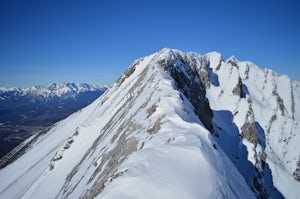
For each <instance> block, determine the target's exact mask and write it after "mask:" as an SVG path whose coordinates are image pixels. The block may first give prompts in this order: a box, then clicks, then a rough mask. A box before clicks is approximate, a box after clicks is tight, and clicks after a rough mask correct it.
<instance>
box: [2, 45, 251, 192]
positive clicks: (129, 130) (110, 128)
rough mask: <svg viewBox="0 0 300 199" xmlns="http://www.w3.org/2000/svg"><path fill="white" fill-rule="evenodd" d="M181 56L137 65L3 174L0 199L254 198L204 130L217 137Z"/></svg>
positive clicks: (166, 54)
mask: <svg viewBox="0 0 300 199" xmlns="http://www.w3.org/2000/svg"><path fill="white" fill-rule="evenodd" d="M174 53H175V54H174ZM177 55H180V52H177V51H172V50H168V49H164V50H162V51H160V52H158V53H155V54H153V55H151V56H148V57H145V58H142V59H140V60H137V61H136V62H134V63H133V65H132V66H131V67H130V68H129V69H128V70H127V71H126V72H125V73H124V75H122V76H121V78H120V79H119V80H118V81H117V82H116V83H115V84H114V85H113V87H112V88H110V89H109V90H108V91H107V92H106V93H105V94H104V95H103V96H101V97H100V98H99V99H97V100H96V101H95V102H94V103H92V104H91V105H90V106H88V107H87V108H85V109H83V110H81V111H80V112H77V113H75V114H73V115H71V116H70V117H69V118H67V119H65V120H63V121H61V122H59V123H57V124H56V126H55V127H53V128H52V129H51V130H50V131H49V132H48V133H47V134H45V135H42V136H41V137H40V138H38V139H37V140H36V141H35V142H34V143H33V144H32V148H31V149H30V150H29V151H28V152H27V153H25V154H24V155H23V156H22V157H20V158H19V159H18V160H16V161H15V162H14V163H12V164H11V165H9V166H7V167H6V168H4V169H2V170H0V179H6V180H5V181H4V180H1V182H0V197H1V198H55V197H58V198H66V197H67V198H93V197H96V198H199V197H201V198H224V197H228V198H253V197H254V194H253V192H251V190H250V188H249V187H248V186H247V184H246V182H245V180H244V179H243V177H242V176H241V175H240V173H239V172H238V170H237V168H236V167H235V166H234V165H233V164H232V162H231V161H230V160H229V159H228V158H227V156H226V155H225V154H224V152H223V151H222V150H221V149H220V148H219V147H218V146H217V144H216V143H215V141H214V139H213V138H212V136H211V134H210V132H209V131H208V130H207V129H206V128H205V127H204V126H207V128H208V129H210V130H212V129H211V127H212V125H210V124H209V120H210V118H211V117H212V115H211V112H210V111H211V110H210V109H208V108H209V107H205V106H206V105H207V104H208V103H207V100H206V99H205V98H202V99H201V97H199V99H198V100H200V101H203V102H201V103H198V102H197V100H196V99H194V96H193V95H192V93H191V92H192V90H189V88H188V87H186V86H187V85H183V83H184V82H185V80H186V79H189V78H191V77H193V78H195V79H194V80H195V83H193V84H191V85H192V86H194V87H195V88H201V89H202V93H201V94H200V95H199V96H202V97H203V95H204V94H205V89H204V87H203V85H202V83H201V82H200V77H199V75H195V74H193V73H191V71H189V70H187V69H188V68H184V67H186V66H185V65H184V63H183V62H181V61H180V60H179V59H177ZM172 60H173V61H174V60H177V61H174V63H173V64H174V65H172V66H171V65H169V63H168V61H172ZM180 63H181V64H180ZM165 64H167V65H165ZM177 64H180V65H177ZM174 68H175V69H174ZM163 69H165V70H166V71H167V72H165V71H164V70H163ZM171 76H173V77H175V79H177V81H175V80H174V79H173V78H172V77H171ZM184 87H186V88H184ZM194 92H196V91H194ZM184 93H185V94H184ZM187 97H188V98H189V100H188V98H187ZM204 97H205V95H204ZM197 103H198V104H199V107H201V106H202V108H203V109H202V110H203V111H205V110H206V109H207V111H208V112H207V114H208V115H209V116H208V117H205V114H204V113H201V109H199V107H198V108H195V107H193V105H196V104H197ZM192 104H193V105H192ZM209 110H210V111H209ZM195 113H196V114H197V115H196V114H195ZM199 118H202V119H203V124H204V125H203V124H202V122H201V121H200V120H199ZM19 168H22V169H19Z"/></svg>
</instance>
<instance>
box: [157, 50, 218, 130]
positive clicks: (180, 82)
mask: <svg viewBox="0 0 300 199" xmlns="http://www.w3.org/2000/svg"><path fill="white" fill-rule="evenodd" d="M158 63H159V64H160V66H161V67H162V68H163V69H164V70H165V71H168V72H169V73H170V75H171V77H172V78H173V79H174V80H175V82H176V86H177V89H178V90H180V91H181V92H182V93H183V94H184V95H185V96H186V98H187V99H188V100H189V101H190V102H191V104H192V105H193V107H194V111H195V113H196V115H197V116H198V118H199V119H200V121H201V122H202V123H203V125H204V126H205V127H206V128H207V129H208V130H209V131H210V132H213V126H212V118H213V112H212V110H211V108H210V106H209V102H208V99H207V98H206V87H207V86H208V85H209V77H208V72H207V65H208V64H207V63H206V62H205V60H197V58H196V57H193V56H190V57H187V56H185V57H182V56H179V55H177V57H176V58H175V59H173V60H164V59H162V60H159V61H158ZM174 63H176V64H175V65H174ZM193 80H194V81H193Z"/></svg>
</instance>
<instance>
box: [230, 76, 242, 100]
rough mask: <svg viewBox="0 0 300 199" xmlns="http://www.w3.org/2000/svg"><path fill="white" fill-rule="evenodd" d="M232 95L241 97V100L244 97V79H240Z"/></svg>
mask: <svg viewBox="0 0 300 199" xmlns="http://www.w3.org/2000/svg"><path fill="white" fill-rule="evenodd" d="M232 93H233V94H234V95H237V96H239V97H240V98H242V97H243V83H242V79H241V78H240V77H239V80H238V83H237V84H236V86H235V87H234V89H233V90H232Z"/></svg>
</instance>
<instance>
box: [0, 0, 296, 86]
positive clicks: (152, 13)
mask: <svg viewBox="0 0 300 199" xmlns="http://www.w3.org/2000/svg"><path fill="white" fill-rule="evenodd" d="M164 47H168V48H176V49H179V50H181V51H185V52H186V51H194V52H198V53H200V54H205V53H207V52H210V51H218V52H220V53H222V54H223V58H225V59H227V58H228V57H229V56H231V55H235V57H237V59H239V60H250V61H252V62H254V63H255V64H257V65H258V66H260V67H261V68H271V69H273V70H274V71H276V72H277V73H279V74H287V75H289V76H290V77H291V78H292V79H294V80H300V1H290V0H277V1H271V0H270V1H265V0H260V1H221V0H219V1H209V0H205V1H201V0H198V1H196V0H195V1H192V0H182V1H176V0H173V1H171V0H165V1H164V0H160V1H158V0H148V1H143V0H135V1H133V0H127V1H125V0H119V1H116V0H105V1H104V0H103V1H101V0H99V1H89V0H88V1H84V0H82V1H76V0H73V1H64V0H36V1H32V0H26V1H24V0H19V1H17V0H1V1H0V86H25V85H44V84H48V83H52V82H87V83H99V84H111V83H113V82H114V81H115V80H116V79H117V78H118V77H119V76H120V75H121V74H122V73H123V71H124V70H125V69H126V68H127V67H128V66H129V65H130V64H131V62H133V61H134V60H135V59H137V58H139V57H142V56H146V55H149V54H151V53H154V52H156V51H158V50H159V49H161V48H164Z"/></svg>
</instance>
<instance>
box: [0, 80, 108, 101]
mask: <svg viewBox="0 0 300 199" xmlns="http://www.w3.org/2000/svg"><path fill="white" fill-rule="evenodd" d="M107 87H108V86H101V85H96V84H86V83H52V84H49V85H47V86H30V87H12V88H5V87H0V100H1V99H6V98H12V97H14V98H16V97H25V96H27V97H43V98H45V99H49V98H54V97H57V98H63V99H65V98H75V97H76V96H77V95H78V94H79V93H82V92H90V91H99V90H100V91H105V90H106V89H107Z"/></svg>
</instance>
